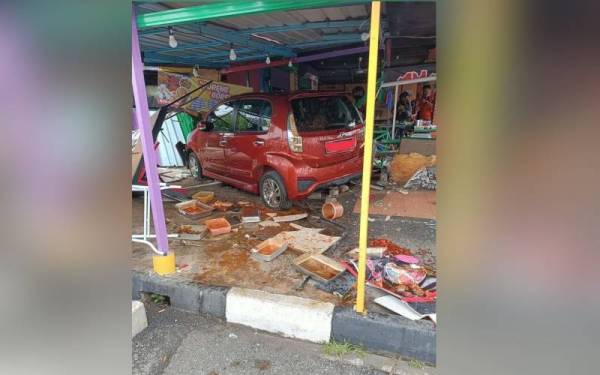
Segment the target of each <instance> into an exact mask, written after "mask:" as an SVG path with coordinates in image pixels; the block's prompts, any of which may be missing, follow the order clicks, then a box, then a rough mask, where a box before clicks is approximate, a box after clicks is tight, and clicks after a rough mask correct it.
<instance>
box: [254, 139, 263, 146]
mask: <svg viewBox="0 0 600 375" xmlns="http://www.w3.org/2000/svg"><path fill="white" fill-rule="evenodd" d="M264 144H265V141H260V140H259V141H254V145H255V146H264Z"/></svg>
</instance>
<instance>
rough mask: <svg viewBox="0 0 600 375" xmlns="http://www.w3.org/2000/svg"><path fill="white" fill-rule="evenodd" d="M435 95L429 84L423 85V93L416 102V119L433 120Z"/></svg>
mask: <svg viewBox="0 0 600 375" xmlns="http://www.w3.org/2000/svg"><path fill="white" fill-rule="evenodd" d="M434 103H435V96H434V94H433V90H432V89H431V86H429V85H425V86H423V95H422V96H421V100H419V102H418V104H417V120H423V121H433V108H434Z"/></svg>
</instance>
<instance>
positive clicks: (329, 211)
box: [321, 200, 344, 220]
mask: <svg viewBox="0 0 600 375" xmlns="http://www.w3.org/2000/svg"><path fill="white" fill-rule="evenodd" d="M321 214H322V215H323V217H324V218H325V219H327V220H334V219H338V218H340V217H342V215H343V214H344V206H342V205H341V204H340V203H339V202H337V201H333V200H331V201H328V202H325V203H324V204H323V206H322V207H321Z"/></svg>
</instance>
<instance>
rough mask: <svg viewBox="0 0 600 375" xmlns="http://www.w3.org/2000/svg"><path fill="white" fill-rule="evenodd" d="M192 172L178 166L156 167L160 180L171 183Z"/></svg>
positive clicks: (188, 175)
mask: <svg viewBox="0 0 600 375" xmlns="http://www.w3.org/2000/svg"><path fill="white" fill-rule="evenodd" d="M191 175H192V174H191V173H190V170H189V169H187V168H185V167H180V168H161V167H158V176H159V177H160V179H161V181H162V182H166V183H171V182H175V181H181V180H183V179H185V178H188V177H190V176H191Z"/></svg>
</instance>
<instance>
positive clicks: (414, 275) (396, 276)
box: [383, 262, 427, 284]
mask: <svg viewBox="0 0 600 375" xmlns="http://www.w3.org/2000/svg"><path fill="white" fill-rule="evenodd" d="M426 276H427V271H425V270H424V269H423V268H421V267H416V268H414V267H401V266H398V265H397V264H395V263H392V262H389V263H387V264H386V265H385V267H384V269H383V277H384V278H385V279H386V280H387V281H389V282H391V283H393V284H419V283H420V282H421V281H423V280H424V279H425V277H426Z"/></svg>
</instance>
